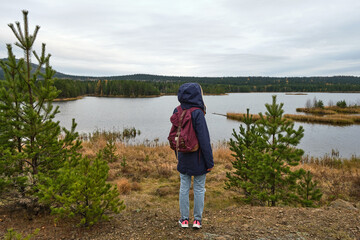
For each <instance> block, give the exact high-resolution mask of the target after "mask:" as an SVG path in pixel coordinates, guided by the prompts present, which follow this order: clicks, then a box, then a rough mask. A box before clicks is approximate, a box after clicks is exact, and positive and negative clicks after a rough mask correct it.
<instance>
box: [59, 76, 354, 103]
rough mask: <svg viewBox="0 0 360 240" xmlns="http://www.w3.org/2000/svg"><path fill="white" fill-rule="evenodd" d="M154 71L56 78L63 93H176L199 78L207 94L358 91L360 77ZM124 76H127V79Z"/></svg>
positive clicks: (121, 94) (137, 94)
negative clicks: (198, 74) (167, 73)
mask: <svg viewBox="0 0 360 240" xmlns="http://www.w3.org/2000/svg"><path fill="white" fill-rule="evenodd" d="M155 77H156V76H154V75H129V76H126V77H125V76H123V77H109V78H101V79H96V80H95V79H90V80H89V79H87V80H75V79H56V80H55V82H54V85H55V87H56V88H57V89H58V90H60V91H61V93H60V95H59V97H61V98H69V97H77V96H81V95H95V96H123V97H141V96H158V95H161V94H176V93H177V91H178V89H179V87H180V85H181V84H183V83H185V82H198V83H200V84H201V86H202V88H203V91H204V93H205V94H225V93H236V92H358V91H360V78H359V77H354V76H338V77H313V78H310V77H303V78H300V77H299V78H296V77H294V78H270V77H227V78H221V79H220V78H200V77H199V78H197V77H165V76H159V77H158V78H155ZM123 78H124V79H123Z"/></svg>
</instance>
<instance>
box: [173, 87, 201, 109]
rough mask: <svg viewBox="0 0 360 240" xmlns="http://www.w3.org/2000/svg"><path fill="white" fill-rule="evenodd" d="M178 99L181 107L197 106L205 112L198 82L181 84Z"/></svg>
mask: <svg viewBox="0 0 360 240" xmlns="http://www.w3.org/2000/svg"><path fill="white" fill-rule="evenodd" d="M178 100H179V102H180V104H181V107H182V108H183V109H189V108H192V107H198V108H201V109H202V110H203V111H204V112H206V106H205V104H204V100H203V92H202V88H201V86H200V84H198V83H184V84H183V85H181V86H180V88H179V91H178Z"/></svg>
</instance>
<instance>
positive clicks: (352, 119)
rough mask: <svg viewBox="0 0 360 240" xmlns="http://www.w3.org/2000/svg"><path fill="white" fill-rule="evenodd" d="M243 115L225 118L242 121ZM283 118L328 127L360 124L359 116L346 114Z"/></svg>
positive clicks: (254, 118)
mask: <svg viewBox="0 0 360 240" xmlns="http://www.w3.org/2000/svg"><path fill="white" fill-rule="evenodd" d="M251 115H252V117H253V120H254V121H257V120H258V119H260V116H259V115H258V114H251ZM244 116H245V113H227V114H226V117H227V118H229V119H233V120H238V121H243V120H244ZM284 118H287V119H290V120H293V121H297V122H307V123H319V124H330V125H340V126H341V125H351V124H360V116H359V115H348V114H333V115H323V116H319V115H299V114H284Z"/></svg>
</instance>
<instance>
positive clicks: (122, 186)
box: [116, 178, 132, 194]
mask: <svg viewBox="0 0 360 240" xmlns="http://www.w3.org/2000/svg"><path fill="white" fill-rule="evenodd" d="M116 185H117V187H118V190H119V193H120V194H129V193H130V192H131V187H132V185H131V184H130V183H129V180H127V179H126V178H121V179H119V180H118V181H116Z"/></svg>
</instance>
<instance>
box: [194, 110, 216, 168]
mask: <svg viewBox="0 0 360 240" xmlns="http://www.w3.org/2000/svg"><path fill="white" fill-rule="evenodd" d="M192 114H193V120H194V121H193V125H194V128H195V132H196V136H197V138H198V141H199V146H200V150H201V153H202V155H203V158H204V160H205V164H206V168H207V169H209V168H213V167H214V159H213V153H212V148H211V144H210V135H209V130H208V127H207V124H206V120H205V116H204V113H203V111H201V110H195V111H194V112H193V113H192Z"/></svg>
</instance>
